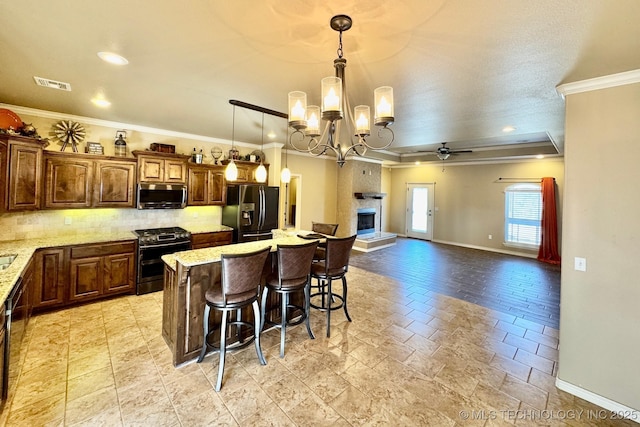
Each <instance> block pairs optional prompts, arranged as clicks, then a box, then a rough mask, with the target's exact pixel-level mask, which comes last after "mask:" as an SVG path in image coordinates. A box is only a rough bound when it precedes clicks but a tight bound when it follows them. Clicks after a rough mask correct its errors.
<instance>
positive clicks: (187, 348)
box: [162, 235, 309, 366]
mask: <svg viewBox="0 0 640 427" xmlns="http://www.w3.org/2000/svg"><path fill="white" fill-rule="evenodd" d="M308 242H309V240H308V239H302V238H300V237H297V236H295V235H294V236H283V237H278V238H275V239H269V240H260V241H257V242H245V243H237V244H233V245H225V246H217V247H212V248H205V249H196V250H191V251H184V252H177V253H174V254H171V255H164V256H163V257H162V260H163V261H164V263H165V273H164V295H163V311H162V336H163V338H164V340H165V342H166V343H167V345H168V346H169V348H170V349H171V353H172V354H173V364H174V366H179V365H181V364H184V363H186V362H189V361H191V360H194V359H196V358H197V357H198V355H199V353H200V350H201V349H202V344H203V315H204V306H205V293H206V291H207V289H209V287H211V286H219V283H220V272H221V263H220V260H221V256H222V254H239V253H247V252H253V251H257V250H259V249H262V248H265V247H267V246H269V247H271V254H272V256H271V257H270V258H269V259H268V260H267V262H266V263H265V268H264V271H263V277H264V276H266V275H267V274H268V273H270V272H271V271H272V269H273V267H274V266H273V253H274V252H275V251H276V250H277V246H278V244H281V245H296V244H298V245H299V244H304V243H308ZM274 294H275V292H274ZM270 297H272V298H270V299H269V300H268V301H267V306H268V307H267V308H270V307H271V306H274V305H276V304H277V301H276V299H275V297H277V295H270ZM300 301H302V298H300ZM300 301H298V302H296V301H295V300H293V299H292V302H293V303H294V304H297V303H299V302H300ZM244 314H245V315H246V316H247V318H249V319H252V314H251V310H250V307H249V309H248V310H247V309H246V313H244ZM220 317H221V315H220V313H215V312H212V313H211V321H212V322H213V323H214V324H216V325H219V324H220V320H221V319H220ZM218 339H219V338H218ZM228 339H229V340H233V339H235V337H228Z"/></svg>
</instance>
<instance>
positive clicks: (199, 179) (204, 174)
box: [187, 168, 209, 206]
mask: <svg viewBox="0 0 640 427" xmlns="http://www.w3.org/2000/svg"><path fill="white" fill-rule="evenodd" d="M208 188H209V170H208V169H205V168H189V183H188V185H187V204H188V205H189V206H203V205H206V204H207V202H208V200H207V193H208Z"/></svg>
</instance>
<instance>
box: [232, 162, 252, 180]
mask: <svg viewBox="0 0 640 427" xmlns="http://www.w3.org/2000/svg"><path fill="white" fill-rule="evenodd" d="M236 166H237V167H238V178H236V181H235V182H249V181H250V179H249V177H250V175H249V172H250V170H249V166H247V165H239V164H238V163H237V162H236Z"/></svg>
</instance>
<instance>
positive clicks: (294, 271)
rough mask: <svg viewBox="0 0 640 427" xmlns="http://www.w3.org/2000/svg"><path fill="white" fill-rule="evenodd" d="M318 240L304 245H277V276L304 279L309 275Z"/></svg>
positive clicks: (282, 279) (283, 278)
mask: <svg viewBox="0 0 640 427" xmlns="http://www.w3.org/2000/svg"><path fill="white" fill-rule="evenodd" d="M317 247H318V241H316V240H314V241H312V242H309V243H306V244H304V245H278V277H279V278H280V282H281V283H282V282H283V281H285V280H295V279H304V278H306V277H307V276H308V275H309V271H310V270H311V262H313V254H314V253H315V252H316V248H317Z"/></svg>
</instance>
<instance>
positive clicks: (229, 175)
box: [224, 159, 238, 181]
mask: <svg viewBox="0 0 640 427" xmlns="http://www.w3.org/2000/svg"><path fill="white" fill-rule="evenodd" d="M224 177H225V178H226V179H227V181H235V180H236V179H238V166H236V162H234V161H233V159H232V160H231V162H229V164H228V165H227V168H226V169H225V171H224Z"/></svg>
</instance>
